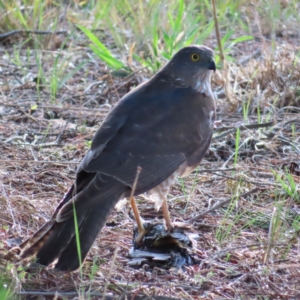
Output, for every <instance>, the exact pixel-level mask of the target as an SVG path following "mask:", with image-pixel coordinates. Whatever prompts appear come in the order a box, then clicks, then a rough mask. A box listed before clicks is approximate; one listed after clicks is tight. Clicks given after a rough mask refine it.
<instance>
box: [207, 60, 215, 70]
mask: <svg viewBox="0 0 300 300" xmlns="http://www.w3.org/2000/svg"><path fill="white" fill-rule="evenodd" d="M208 69H209V70H212V71H214V72H216V70H217V66H216V63H215V62H214V61H211V62H210V64H209V66H208Z"/></svg>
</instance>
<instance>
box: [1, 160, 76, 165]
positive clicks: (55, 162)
mask: <svg viewBox="0 0 300 300" xmlns="http://www.w3.org/2000/svg"><path fill="white" fill-rule="evenodd" d="M1 162H4V163H5V164H13V163H19V164H22V163H29V164H54V165H56V164H57V165H70V164H76V165H77V164H79V163H80V161H51V160H38V161H36V160H20V159H10V160H6V159H0V163H1Z"/></svg>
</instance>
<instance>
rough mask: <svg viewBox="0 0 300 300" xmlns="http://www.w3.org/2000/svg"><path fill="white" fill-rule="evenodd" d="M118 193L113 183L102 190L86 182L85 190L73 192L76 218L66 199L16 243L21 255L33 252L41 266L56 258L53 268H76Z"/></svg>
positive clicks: (72, 205) (62, 269)
mask: <svg viewBox="0 0 300 300" xmlns="http://www.w3.org/2000/svg"><path fill="white" fill-rule="evenodd" d="M92 185H93V184H92ZM96 192H98V193H96ZM95 193H96V195H97V197H95V196H96V195H95ZM121 196H122V191H121V189H119V188H118V187H117V186H115V189H111V190H110V192H107V191H106V192H105V193H104V194H102V193H101V188H100V189H99V188H97V189H96V190H94V189H93V187H91V185H90V186H89V187H87V190H83V191H81V192H80V193H79V194H78V195H76V200H75V201H74V203H75V211H76V219H75V220H74V211H73V209H74V204H73V202H72V201H68V203H67V204H65V206H63V207H62V209H61V210H60V211H59V212H58V214H57V215H54V217H53V218H52V219H51V220H50V221H49V222H47V223H46V224H45V225H44V226H43V227H41V228H40V229H39V230H38V231H37V232H36V233H35V234H34V235H33V236H32V237H31V238H30V239H28V240H27V241H25V242H24V243H23V244H21V245H20V247H21V249H22V252H21V258H26V257H28V256H31V255H36V258H37V262H38V263H40V264H42V265H45V266H48V265H50V264H51V263H53V262H54V261H55V260H56V259H58V261H57V263H56V265H55V268H56V269H59V270H61V271H73V270H76V269H77V268H79V266H80V262H81V263H82V262H83V260H84V259H85V257H86V255H87V253H88V251H89V250H90V248H91V246H92V244H93V242H94V240H95V239H96V237H97V235H98V233H99V232H100V230H101V229H102V227H103V226H104V224H105V221H106V219H107V216H108V215H109V213H110V212H111V211H112V209H113V208H114V206H115V204H116V203H117V202H118V200H119V199H120V197H121ZM75 223H77V227H75ZM77 242H79V243H77ZM78 244H79V245H80V247H78V246H77V245H78ZM78 248H79V249H78Z"/></svg>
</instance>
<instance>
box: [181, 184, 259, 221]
mask: <svg viewBox="0 0 300 300" xmlns="http://www.w3.org/2000/svg"><path fill="white" fill-rule="evenodd" d="M259 190H265V189H264V188H258V187H256V188H254V189H252V190H251V191H249V192H246V193H243V194H240V195H239V196H238V198H241V197H247V196H249V195H251V194H253V193H256V192H258V191H259ZM231 200H232V197H230V198H228V199H226V200H224V201H222V202H221V203H217V204H216V205H214V206H213V207H212V208H210V209H208V210H207V211H205V212H203V213H202V214H200V215H198V216H196V217H194V218H191V219H189V220H187V223H193V222H195V221H197V220H198V219H200V218H202V217H203V216H205V215H207V214H208V213H210V212H212V211H214V210H216V209H218V208H220V207H222V206H223V205H226V204H228V203H229V202H230V201H231Z"/></svg>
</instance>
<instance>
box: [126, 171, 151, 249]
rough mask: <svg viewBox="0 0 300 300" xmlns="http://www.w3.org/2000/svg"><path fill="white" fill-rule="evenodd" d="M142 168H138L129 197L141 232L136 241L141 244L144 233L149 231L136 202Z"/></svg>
mask: <svg viewBox="0 0 300 300" xmlns="http://www.w3.org/2000/svg"><path fill="white" fill-rule="evenodd" d="M141 170H142V168H141V167H138V168H137V173H136V177H135V180H134V182H133V186H132V190H131V195H130V198H129V201H130V205H131V208H132V211H133V214H134V218H135V221H136V224H137V227H138V232H139V235H138V237H137V238H136V239H135V242H136V243H137V244H139V243H140V242H141V241H142V239H143V237H144V235H145V234H146V233H147V231H146V230H145V227H144V224H143V219H142V218H141V216H140V213H139V210H138V208H137V205H136V202H135V199H134V191H135V189H136V185H137V181H138V178H139V175H140V173H141Z"/></svg>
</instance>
